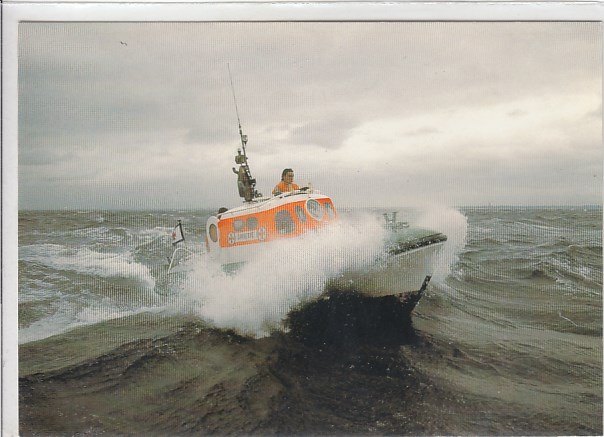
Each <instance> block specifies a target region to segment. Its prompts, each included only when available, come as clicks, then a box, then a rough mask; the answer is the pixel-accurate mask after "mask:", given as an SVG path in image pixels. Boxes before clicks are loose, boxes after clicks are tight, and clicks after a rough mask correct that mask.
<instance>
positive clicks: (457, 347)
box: [18, 206, 603, 435]
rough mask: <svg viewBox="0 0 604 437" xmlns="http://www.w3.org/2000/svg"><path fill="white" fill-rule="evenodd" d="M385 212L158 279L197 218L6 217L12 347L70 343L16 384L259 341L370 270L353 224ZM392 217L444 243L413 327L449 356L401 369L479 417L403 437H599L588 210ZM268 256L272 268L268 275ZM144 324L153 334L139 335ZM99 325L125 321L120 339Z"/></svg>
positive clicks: (598, 213) (369, 225) (598, 224)
mask: <svg viewBox="0 0 604 437" xmlns="http://www.w3.org/2000/svg"><path fill="white" fill-rule="evenodd" d="M391 210H392V209H390V210H388V212H389V211H391ZM383 212H385V211H381V210H379V211H378V210H358V209H355V210H342V211H340V217H342V218H346V217H347V216H350V217H355V218H356V221H355V226H351V227H349V228H343V229H340V231H339V232H340V233H339V234H338V235H336V236H335V237H334V240H333V241H330V242H328V243H329V244H330V248H328V249H325V247H324V245H323V246H321V245H320V244H317V241H313V240H312V239H310V240H308V241H304V242H302V243H300V246H294V247H284V248H283V250H282V252H278V253H276V254H272V255H271V256H272V257H273V258H271V257H264V258H263V257H259V259H258V261H257V263H255V265H252V266H246V267H245V268H244V270H243V271H241V272H239V273H237V274H232V273H229V272H224V271H221V270H220V269H219V268H217V266H214V265H208V264H203V263H199V262H197V261H192V262H191V264H190V265H189V269H188V270H187V271H184V272H180V273H176V274H173V275H166V270H167V265H168V259H167V257H168V256H171V255H172V246H171V238H170V233H171V231H172V229H173V227H174V225H175V224H176V221H177V220H181V221H182V222H183V224H184V229H185V237H186V248H187V251H189V252H190V253H191V254H193V255H195V254H201V253H203V252H204V250H205V249H204V244H203V229H204V226H205V221H206V219H207V217H208V215H209V214H210V211H90V210H87V211H20V212H19V278H18V281H19V295H18V311H19V346H20V349H27V351H29V352H31V351H35V350H38V351H41V350H44V348H45V347H47V345H48V344H50V343H49V342H54V343H53V344H57V341H61V339H63V340H64V342H69V343H70V345H71V346H70V347H69V348H64V349H62V350H63V353H64V355H63V356H60V357H52V358H48V357H46V358H45V359H46V361H45V362H39V361H36V360H37V359H38V358H36V357H40V356H42V355H43V354H42V355H41V354H35V353H28V354H24V355H23V356H21V357H20V363H19V366H20V375H21V376H28V375H33V374H35V373H36V372H46V371H50V370H56V369H60V368H61V367H62V366H68V365H75V364H77V363H78V362H84V361H86V360H92V359H95V358H96V357H98V356H101V355H102V354H103V353H106V352H107V351H109V350H113V349H115V348H117V347H119V346H120V345H124V344H127V343H129V342H132V341H135V340H138V339H141V338H146V336H148V335H150V332H151V331H153V330H155V331H154V332H155V335H159V334H158V332H159V331H161V333H162V334H166V335H167V334H168V333H170V332H178V331H179V329H181V328H182V325H183V324H184V323H188V322H190V321H191V320H202V321H203V322H204V323H208V324H209V325H210V326H214V327H216V328H217V329H219V330H225V332H226V330H229V332H230V330H233V332H236V333H238V334H242V335H244V336H249V337H251V338H254V339H262V338H263V337H266V336H268V335H270V333H271V332H274V331H275V330H277V331H278V330H280V329H282V326H281V321H282V319H284V318H285V317H286V316H287V313H288V312H289V311H290V310H291V309H292V308H294V307H296V306H297V305H299V304H300V303H301V302H307V301H311V300H312V299H313V298H314V297H316V296H317V295H318V294H320V293H321V292H322V290H323V287H324V285H325V282H326V280H327V279H328V278H329V276H330V275H333V274H337V273H338V271H340V270H341V269H344V268H347V267H350V266H351V265H352V264H355V265H357V264H363V263H368V262H370V261H371V260H372V259H374V258H375V256H376V254H377V253H378V252H379V250H380V247H379V245H376V243H375V241H376V238H375V236H376V235H377V233H378V232H379V231H378V230H377V229H378V227H379V226H377V225H376V222H375V221H373V219H371V218H367V217H380V218H381V214H382V213H383ZM359 217H363V218H362V219H359ZM399 218H400V219H403V220H405V219H406V220H408V221H410V222H411V224H412V225H415V224H417V225H421V226H423V227H430V228H432V229H437V230H439V231H443V232H444V233H446V234H447V235H448V236H449V240H448V242H447V243H446V246H445V248H444V250H443V256H442V259H441V260H440V261H439V263H440V264H439V266H438V271H437V272H436V274H435V275H434V277H433V279H432V281H431V283H430V285H429V287H428V289H427V290H426V293H425V296H424V297H423V299H422V300H421V301H420V304H419V305H418V307H417V308H416V309H415V311H414V313H413V326H414V327H415V329H416V331H417V332H418V334H419V335H420V336H424V337H425V338H426V339H429V340H428V343H430V344H432V346H430V347H432V348H433V349H434V348H436V349H438V347H441V348H448V349H447V350H450V351H454V352H453V353H451V354H449V355H447V354H445V356H440V358H439V359H436V358H435V356H436V355H435V354H433V353H426V354H423V353H422V352H421V351H419V352H418V351H417V349H415V352H413V354H411V355H409V356H410V357H411V358H410V359H411V360H412V361H413V363H412V364H413V366H414V367H415V368H416V369H418V371H421V372H422V374H424V375H426V378H428V380H434V381H440V382H439V384H441V385H442V384H445V385H446V386H447V387H448V390H449V391H450V393H453V395H454V396H455V397H456V398H457V399H458V400H459V399H481V400H484V401H481V402H483V403H484V405H485V407H484V410H485V412H484V414H481V413H480V411H476V412H475V414H474V415H470V416H471V417H470V416H468V415H465V416H454V415H453V416H451V417H448V419H447V421H446V423H447V425H443V426H444V427H443V428H438V427H437V428H436V429H434V428H414V429H428V430H431V431H432V432H435V433H438V434H450V433H455V434H485V433H486V434H493V433H494V434H533V433H539V430H541V432H542V433H543V434H593V435H598V434H602V288H603V285H602V284H603V283H602V278H603V271H602V208H601V207H593V206H590V207H548V208H543V207H472V208H458V209H451V208H437V209H428V210H405V209H403V208H401V209H399ZM359 220H360V221H359ZM363 220H365V222H363ZM376 220H377V219H376ZM359 223H361V225H362V226H363V228H362V229H359ZM323 243H325V241H324V240H323ZM318 246H321V247H318ZM350 254H355V255H354V257H351V256H350ZM274 257H278V259H279V263H278V266H274V265H271V266H269V267H268V268H267V264H269V263H271V262H272V261H273V259H274ZM193 259H194V260H195V256H193ZM150 317H151V318H152V319H153V320H154V321H155V322H157V321H158V320H160V321H163V322H159V323H156V324H155V325H153V327H151V326H150V325H147V323H148V321H149V320H150ZM110 321H118V322H119V321H124V323H123V325H121V328H120V330H119V335H118V334H117V333H116V331H115V324H113V325H112V324H108V322H110ZM78 332H85V333H86V335H81V336H79V337H78V335H74V333H78ZM91 339H94V340H91ZM257 341H258V340H257ZM418 347H419V348H420V349H421V347H420V346H418ZM426 347H427V346H426ZM443 350H444V349H443ZM65 351H67V352H65ZM343 402H344V401H343ZM489 402H492V405H496V407H492V406H491V407H489ZM427 408H429V406H428V407H427ZM418 420H419V419H418ZM531 422H532V423H533V424H534V427H533V428H530V427H527V425H526V424H527V423H531ZM27 427H28V429H35V428H36V426H35V424H33V425H32V424H31V423H30V424H28V425H27ZM214 431H216V430H214ZM231 431H232V430H231ZM277 431H279V430H277ZM314 431H315V432H316V431H317V430H316V429H315V430H314ZM353 431H354V430H350V429H348V432H353ZM382 431H383V430H382ZM218 432H220V430H218ZM235 432H236V430H235ZM325 432H329V430H325ZM359 432H360V433H367V432H370V433H371V430H369V431H368V430H367V429H363V430H359ZM377 432H378V433H379V432H380V430H379V429H377ZM319 433H321V432H320V431H319Z"/></svg>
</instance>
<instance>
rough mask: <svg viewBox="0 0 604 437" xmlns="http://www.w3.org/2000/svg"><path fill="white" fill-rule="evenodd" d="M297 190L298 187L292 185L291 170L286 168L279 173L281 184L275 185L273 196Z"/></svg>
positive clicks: (292, 173) (292, 174) (292, 172)
mask: <svg viewBox="0 0 604 437" xmlns="http://www.w3.org/2000/svg"><path fill="white" fill-rule="evenodd" d="M299 189H300V187H299V186H298V185H297V184H294V171H293V170H292V169H291V168H286V169H285V170H283V172H282V173H281V182H279V183H278V184H277V185H275V188H274V189H273V196H276V195H277V194H281V193H288V192H290V191H294V190H299Z"/></svg>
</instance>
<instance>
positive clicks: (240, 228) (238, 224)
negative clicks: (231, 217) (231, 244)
mask: <svg viewBox="0 0 604 437" xmlns="http://www.w3.org/2000/svg"><path fill="white" fill-rule="evenodd" d="M244 227H245V222H244V221H243V220H235V221H234V222H233V229H234V230H235V231H236V232H239V231H243V228H244Z"/></svg>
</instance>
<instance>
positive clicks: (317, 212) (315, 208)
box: [306, 199, 325, 221]
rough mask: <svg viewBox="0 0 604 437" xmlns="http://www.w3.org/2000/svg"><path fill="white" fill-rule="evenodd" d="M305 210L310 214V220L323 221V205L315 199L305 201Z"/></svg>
mask: <svg viewBox="0 0 604 437" xmlns="http://www.w3.org/2000/svg"><path fill="white" fill-rule="evenodd" d="M306 210H307V211H308V213H309V214H310V216H311V217H312V218H314V219H315V220H317V221H321V220H323V216H324V215H325V210H324V209H323V205H321V204H320V203H319V202H317V201H316V200H315V199H309V200H307V201H306Z"/></svg>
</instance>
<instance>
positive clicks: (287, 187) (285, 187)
mask: <svg viewBox="0 0 604 437" xmlns="http://www.w3.org/2000/svg"><path fill="white" fill-rule="evenodd" d="M299 189H300V187H299V186H298V184H294V183H292V184H287V183H286V182H285V181H281V182H279V183H278V184H277V186H276V187H275V189H274V190H273V193H275V192H277V191H279V192H280V193H288V192H290V191H294V190H299Z"/></svg>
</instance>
